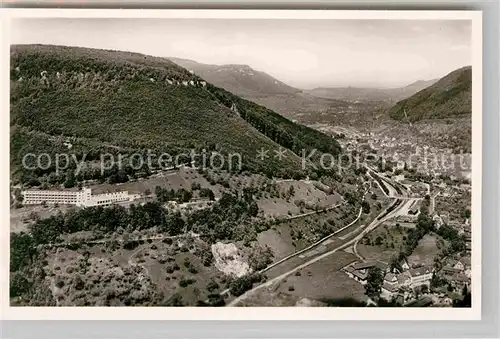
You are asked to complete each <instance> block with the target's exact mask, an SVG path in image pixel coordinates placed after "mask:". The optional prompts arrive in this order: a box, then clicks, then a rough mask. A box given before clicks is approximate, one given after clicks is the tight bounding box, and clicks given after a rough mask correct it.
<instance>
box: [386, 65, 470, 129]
mask: <svg viewBox="0 0 500 339" xmlns="http://www.w3.org/2000/svg"><path fill="white" fill-rule="evenodd" d="M471 91H472V68H471V67H470V66H468V67H463V68H460V69H457V70H455V71H453V72H451V73H450V74H448V75H446V76H445V77H443V78H441V79H440V80H439V81H438V82H436V83H435V84H433V85H432V86H429V87H427V88H425V89H423V90H421V91H420V92H418V93H416V94H414V95H412V96H411V97H409V98H407V99H404V100H401V101H399V102H398V103H396V105H394V106H393V107H392V108H391V109H390V110H389V115H390V117H391V118H393V119H397V120H407V121H411V122H413V121H418V120H423V119H443V118H454V117H461V116H462V117H463V116H466V115H470V114H471V112H472V107H471V100H472V92H471Z"/></svg>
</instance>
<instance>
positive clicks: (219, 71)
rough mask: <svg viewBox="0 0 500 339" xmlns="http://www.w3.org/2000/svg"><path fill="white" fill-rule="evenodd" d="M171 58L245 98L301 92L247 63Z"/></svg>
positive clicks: (209, 80)
mask: <svg viewBox="0 0 500 339" xmlns="http://www.w3.org/2000/svg"><path fill="white" fill-rule="evenodd" d="M169 59H170V60H172V61H173V62H175V63H176V64H178V65H180V66H182V67H184V68H186V69H188V70H190V71H192V72H194V74H196V75H198V76H200V77H202V78H203V79H205V80H207V81H208V82H210V83H212V84H214V85H215V86H218V87H222V88H224V89H225V90H227V91H230V92H231V93H234V94H236V95H238V96H241V97H244V98H253V97H259V96H265V95H273V94H291V93H297V92H300V90H299V89H297V88H293V87H291V86H288V85H287V84H285V83H283V82H281V81H279V80H277V79H275V78H273V77H272V76H270V75H269V74H267V73H264V72H260V71H256V70H254V69H253V68H251V67H250V66H247V65H221V66H218V65H207V64H201V63H198V62H196V61H192V60H187V59H179V58H169Z"/></svg>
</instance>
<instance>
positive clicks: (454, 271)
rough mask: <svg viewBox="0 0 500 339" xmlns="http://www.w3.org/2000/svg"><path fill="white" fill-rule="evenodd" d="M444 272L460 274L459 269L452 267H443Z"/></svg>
mask: <svg viewBox="0 0 500 339" xmlns="http://www.w3.org/2000/svg"><path fill="white" fill-rule="evenodd" d="M443 272H444V273H448V274H455V273H458V272H460V270H459V269H458V268H454V267H451V266H445V267H443Z"/></svg>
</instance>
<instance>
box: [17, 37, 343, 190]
mask: <svg viewBox="0 0 500 339" xmlns="http://www.w3.org/2000/svg"><path fill="white" fill-rule="evenodd" d="M11 140H12V143H11V163H12V168H13V170H14V171H19V165H20V162H21V160H22V157H23V155H24V154H26V153H27V152H35V153H36V152H40V151H43V152H49V153H53V154H55V153H57V152H59V151H61V150H66V151H67V150H68V144H70V146H71V152H72V153H76V154H77V155H78V156H79V157H82V156H83V154H89V153H90V157H87V158H86V160H92V158H95V159H98V158H99V154H100V153H102V152H112V153H113V152H114V153H116V152H133V151H137V150H144V149H146V148H149V149H152V150H154V151H157V152H168V153H169V154H172V155H176V154H179V153H182V152H185V151H186V150H188V149H193V148H194V149H198V150H201V149H207V150H209V151H217V152H220V153H222V154H229V153H234V152H237V153H240V154H242V156H243V165H244V168H243V169H245V170H251V171H261V172H264V173H266V174H268V175H277V176H293V175H301V174H300V173H302V170H301V168H300V159H299V157H298V156H292V155H291V154H290V156H288V157H287V158H285V159H282V161H279V160H277V159H275V158H274V157H272V156H271V157H269V158H268V159H265V160H260V159H258V158H257V157H256V154H257V151H258V150H259V149H261V148H265V149H269V150H274V149H277V148H279V146H282V147H285V148H287V149H290V150H293V151H294V152H295V153H296V154H298V155H301V151H302V150H303V149H305V150H307V151H309V150H312V149H318V150H320V151H322V152H330V153H333V154H337V153H338V152H340V146H339V144H338V143H337V142H336V141H335V140H333V139H332V138H330V137H327V136H326V135H324V134H322V133H320V132H318V131H315V130H313V129H310V128H308V127H304V126H301V125H298V124H295V123H293V122H291V121H289V120H287V119H285V118H283V117H282V116H280V115H279V114H277V113H275V112H273V111H271V110H269V109H266V108H264V107H262V106H259V105H257V104H254V103H252V102H250V101H247V100H244V99H241V98H239V97H237V96H235V95H233V94H231V93H229V92H227V91H225V90H223V89H220V88H218V87H215V86H213V85H211V84H209V83H207V82H206V81H205V80H204V79H202V78H200V77H198V76H196V75H194V74H191V73H190V72H189V71H187V70H186V69H183V68H182V67H180V66H178V65H176V64H174V63H173V62H171V61H169V60H167V59H163V58H157V57H151V56H146V55H141V54H136V53H128V52H118V51H105V50H95V49H87V48H77V47H62V46H48V45H19V46H13V47H12V50H11ZM51 170H52V169H51V168H49V169H47V170H45V171H42V172H44V173H42V172H40V170H38V172H37V173H31V172H30V173H26V171H25V170H24V171H21V173H20V174H21V176H23V175H24V180H23V181H26V180H30V179H32V178H31V177H32V176H33V174H34V175H35V176H40V175H44V174H48V173H47V172H50V171H51Z"/></svg>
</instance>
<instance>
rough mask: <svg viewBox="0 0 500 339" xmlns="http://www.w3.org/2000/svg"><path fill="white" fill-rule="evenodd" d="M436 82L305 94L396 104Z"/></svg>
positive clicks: (338, 89)
mask: <svg viewBox="0 0 500 339" xmlns="http://www.w3.org/2000/svg"><path fill="white" fill-rule="evenodd" d="M437 80H438V79H433V80H419V81H416V82H414V83H412V84H410V85H408V86H405V87H400V88H387V89H383V88H362V87H318V88H314V89H312V90H309V91H307V92H308V93H309V94H311V95H313V96H315V97H318V98H327V99H336V100H348V101H388V102H396V101H399V100H402V99H405V98H407V97H409V96H411V95H413V94H415V93H417V92H418V91H420V90H422V89H424V88H426V87H428V86H430V85H432V84H434V83H435V82H436V81H437Z"/></svg>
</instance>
